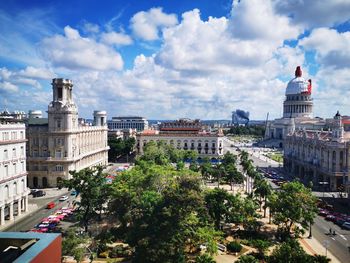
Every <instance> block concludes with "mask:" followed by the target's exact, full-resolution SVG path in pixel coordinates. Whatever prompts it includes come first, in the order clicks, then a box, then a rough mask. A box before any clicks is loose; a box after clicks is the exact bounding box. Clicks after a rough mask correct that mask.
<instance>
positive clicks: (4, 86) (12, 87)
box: [0, 81, 19, 93]
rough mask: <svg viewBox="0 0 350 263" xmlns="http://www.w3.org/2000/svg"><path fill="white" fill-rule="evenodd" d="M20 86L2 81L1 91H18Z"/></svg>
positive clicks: (0, 84)
mask: <svg viewBox="0 0 350 263" xmlns="http://www.w3.org/2000/svg"><path fill="white" fill-rule="evenodd" d="M18 90H19V88H18V87H17V86H16V85H13V84H12V83H10V82H8V81H3V82H0V93H3V92H5V93H11V92H18Z"/></svg>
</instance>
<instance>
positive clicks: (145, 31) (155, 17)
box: [130, 8, 177, 41]
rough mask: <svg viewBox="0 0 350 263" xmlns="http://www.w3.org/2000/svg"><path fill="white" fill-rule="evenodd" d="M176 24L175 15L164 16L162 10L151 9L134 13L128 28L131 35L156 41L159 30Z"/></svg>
mask: <svg viewBox="0 0 350 263" xmlns="http://www.w3.org/2000/svg"><path fill="white" fill-rule="evenodd" d="M175 24H177V18H176V15H175V14H166V13H164V12H163V10H162V8H151V9H150V10H148V11H147V12H145V11H141V12H138V13H136V14H135V15H134V16H133V17H132V18H131V19H130V27H131V29H132V31H133V33H134V34H135V35H136V36H137V37H139V38H141V39H143V40H148V41H150V40H156V39H158V37H159V30H161V29H163V28H165V27H170V26H173V25H175Z"/></svg>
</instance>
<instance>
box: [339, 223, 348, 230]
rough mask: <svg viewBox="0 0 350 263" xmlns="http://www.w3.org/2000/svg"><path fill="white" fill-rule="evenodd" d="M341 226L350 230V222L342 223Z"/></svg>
mask: <svg viewBox="0 0 350 263" xmlns="http://www.w3.org/2000/svg"><path fill="white" fill-rule="evenodd" d="M341 228H344V229H347V230H350V222H345V223H344V224H342V225H341Z"/></svg>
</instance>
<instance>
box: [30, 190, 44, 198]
mask: <svg viewBox="0 0 350 263" xmlns="http://www.w3.org/2000/svg"><path fill="white" fill-rule="evenodd" d="M45 195H46V192H45V191H43V190H38V191H35V192H34V193H33V197H41V196H45Z"/></svg>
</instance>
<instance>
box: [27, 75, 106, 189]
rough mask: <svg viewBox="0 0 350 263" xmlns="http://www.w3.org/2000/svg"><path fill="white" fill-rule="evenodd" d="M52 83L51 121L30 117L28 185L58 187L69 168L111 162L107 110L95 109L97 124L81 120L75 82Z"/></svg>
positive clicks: (75, 168)
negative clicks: (73, 89)
mask: <svg viewBox="0 0 350 263" xmlns="http://www.w3.org/2000/svg"><path fill="white" fill-rule="evenodd" d="M52 86H53V100H52V102H51V103H50V104H49V107H48V120H47V121H46V122H45V120H44V119H40V118H35V119H29V120H28V132H27V137H28V152H27V156H28V184H29V186H30V187H34V188H37V187H38V188H46V187H55V186H57V183H58V182H59V181H60V180H62V179H69V178H70V174H69V171H72V170H76V171H79V170H81V169H84V168H87V167H93V166H97V165H107V164H108V149H109V147H108V145H107V132H108V128H107V115H106V112H105V111H95V112H94V125H93V126H91V125H85V124H82V123H79V121H78V109H77V107H76V105H75V103H74V101H73V97H72V88H73V83H72V81H71V80H67V79H53V82H52Z"/></svg>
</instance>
